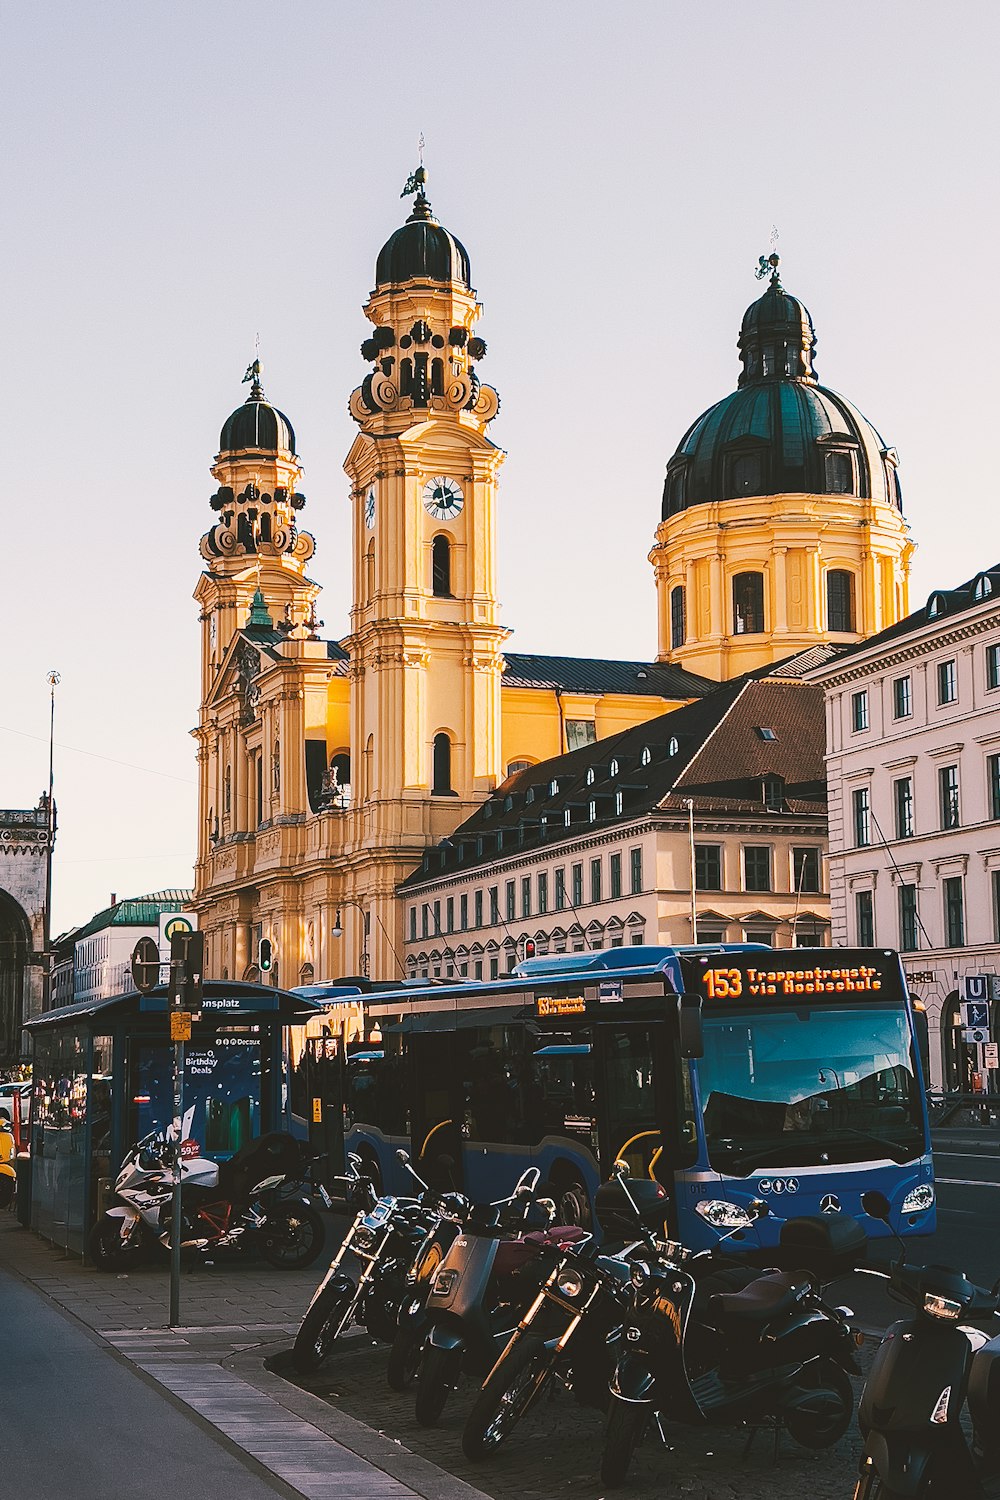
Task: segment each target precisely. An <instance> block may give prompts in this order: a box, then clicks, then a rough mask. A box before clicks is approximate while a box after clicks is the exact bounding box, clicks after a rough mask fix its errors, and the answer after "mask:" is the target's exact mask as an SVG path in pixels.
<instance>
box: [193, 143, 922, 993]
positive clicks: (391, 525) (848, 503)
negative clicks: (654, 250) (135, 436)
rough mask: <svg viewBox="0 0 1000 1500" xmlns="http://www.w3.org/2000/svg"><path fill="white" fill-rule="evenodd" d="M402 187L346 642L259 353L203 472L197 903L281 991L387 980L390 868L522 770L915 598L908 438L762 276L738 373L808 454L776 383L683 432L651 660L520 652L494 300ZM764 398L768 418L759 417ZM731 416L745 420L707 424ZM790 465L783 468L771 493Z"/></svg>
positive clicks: (235, 965) (361, 403) (658, 561)
mask: <svg viewBox="0 0 1000 1500" xmlns="http://www.w3.org/2000/svg"><path fill="white" fill-rule="evenodd" d="M412 186H413V187H414V188H415V189H416V196H415V202H414V206H413V211H412V213H411V214H410V216H409V218H408V219H407V220H406V222H405V224H403V225H402V227H401V228H400V229H399V230H397V231H396V233H395V234H394V235H392V236H391V237H390V239H389V240H388V242H387V243H386V245H385V246H383V248H382V250H381V251H380V253H379V255H378V259H377V263H376V273H375V289H374V291H373V292H372V293H371V294H370V296H369V298H368V301H367V303H366V305H365V313H366V315H367V317H368V319H369V321H370V323H371V325H372V332H371V336H370V337H369V338H368V339H366V341H365V343H364V344H363V345H362V356H363V358H364V359H365V360H366V362H367V364H368V369H367V372H366V374H365V376H364V379H363V380H362V382H361V384H360V385H359V386H358V387H357V389H356V390H355V391H354V392H353V394H352V395H351V397H350V411H351V415H352V417H353V418H354V420H355V422H356V424H357V428H358V431H357V435H356V437H355V440H354V442H353V444H352V446H351V449H350V452H349V453H348V455H347V458H346V461H345V469H346V472H347V475H348V478H349V482H350V515H349V518H348V519H347V521H346V525H349V527H350V536H351V550H352V559H353V567H352V599H351V601H350V610H349V628H348V629H347V630H346V631H345V633H344V634H343V635H342V636H339V637H335V638H332V639H328V638H325V637H322V636H321V635H320V626H321V622H320V621H319V620H318V619H317V614H316V609H317V602H318V598H319V594H320V589H319V586H318V585H317V584H316V583H315V582H313V581H312V580H311V579H310V577H309V576H308V572H307V568H308V564H309V561H310V558H311V557H312V554H313V551H314V542H313V539H312V537H311V536H310V535H309V533H307V532H306V531H304V530H302V529H300V527H299V524H298V522H299V517H300V514H301V512H302V510H303V507H304V505H305V499H304V496H303V495H302V494H301V493H300V492H299V490H298V488H297V486H298V484H299V481H300V477H301V465H300V463H299V459H298V456H297V452H296V439H295V434H294V430H293V428H292V425H291V423H290V422H289V420H288V418H287V417H286V416H285V415H284V414H283V413H282V412H281V411H279V410H278V409H277V408H276V407H274V406H273V405H272V404H271V403H270V402H268V401H267V398H266V396H265V394H264V391H263V387H262V385H261V381H260V371H259V367H258V366H256V365H255V366H253V367H251V369H250V370H249V371H248V373H247V378H248V379H249V380H250V381H251V389H250V395H249V397H248V399H247V401H246V402H245V403H244V404H243V405H242V406H241V407H239V408H237V410H236V411H235V412H233V414H232V415H231V416H230V417H229V419H228V420H227V422H226V424H225V426H224V427H223V430H222V434H221V438H220V445H219V452H218V455H217V456H216V459H215V463H214V465H213V468H212V473H213V476H214V478H215V480H216V481H217V483H218V489H217V491H216V492H215V493H214V494H213V496H212V498H211V505H212V508H213V510H214V511H215V512H216V521H215V523H214V524H213V526H212V527H211V528H210V529H209V530H208V531H207V532H206V534H205V536H204V537H203V538H202V541H201V554H202V558H203V560H204V564H205V567H204V571H203V572H202V574H201V577H200V578H199V581H198V586H197V589H196V591H195V598H196V600H197V602H198V604H199V607H200V620H201V626H202V650H201V658H202V659H201V709H200V715H199V723H198V728H197V729H196V731H195V735H196V739H197V744H198V766H199V842H198V860H197V866H196V874H195V898H194V903H193V904H194V907H195V909H196V911H197V913H198V917H199V923H200V926H201V927H202V929H203V930H204V932H205V934H206V943H207V947H206V972H207V973H208V974H209V975H213V976H216V977H220V978H223V977H225V978H247V977H253V978H255V977H257V975H258V968H257V963H258V956H259V952H260V944H261V942H262V940H265V939H266V940H268V941H269V942H270V944H271V948H272V952H273V956H274V962H273V967H272V969H271V971H270V977H271V978H272V980H273V981H274V982H275V983H281V984H283V985H292V984H297V983H305V982H312V981H317V982H318V981H320V980H329V979H334V978H336V977H338V976H344V975H357V974H370V975H371V977H373V978H376V979H392V978H401V977H403V975H404V972H405V970H404V964H403V962H402V960H401V955H402V954H403V952H404V932H403V915H404V903H403V901H402V900H401V899H400V897H399V896H398V895H397V891H398V888H399V886H400V884H401V883H402V882H403V881H404V880H405V879H406V878H407V877H408V876H409V875H410V874H411V873H412V872H413V870H414V868H415V867H416V866H417V865H418V864H420V862H421V860H422V858H423V855H424V851H425V850H427V849H428V848H431V847H433V846H435V845H438V844H440V843H441V841H442V840H446V839H447V837H448V835H449V834H450V833H451V832H452V831H453V830H454V829H456V828H457V827H458V826H459V824H461V823H463V822H464V821H466V820H467V819H468V818H469V817H470V815H471V814H472V813H473V812H474V811H475V810H476V808H478V807H479V806H480V805H481V804H482V803H483V801H484V800H485V799H486V798H488V797H489V796H490V794H491V793H492V792H493V791H494V790H495V789H496V787H497V786H498V785H500V784H501V783H502V782H503V780H504V779H505V777H507V776H508V775H509V774H511V773H512V772H516V771H518V770H520V769H523V768H524V767H525V766H526V765H531V764H534V763H535V762H538V761H542V760H546V759H549V758H551V757H552V756H555V755H559V754H561V753H563V752H564V751H567V750H572V749H576V748H578V747H579V746H582V745H585V744H588V743H592V742H593V741H595V740H598V739H603V738H605V737H607V736H609V735H611V734H615V733H618V732H619V731H621V730H625V729H628V728H630V727H633V726H635V725H639V724H642V723H644V722H646V721H648V720H650V719H653V718H655V717H657V716H659V715H661V714H663V713H664V712H666V711H668V710H670V709H672V708H676V707H678V706H680V705H682V704H684V703H687V702H690V701H691V700H692V699H695V698H698V697H701V696H705V695H706V694H707V693H709V692H711V691H712V689H713V687H714V686H715V685H716V684H718V683H719V682H720V681H724V680H727V679H729V678H732V677H734V676H736V675H738V674H739V673H741V672H744V671H747V670H751V669H753V668H755V667H758V666H761V665H763V664H765V663H768V662H774V661H777V660H780V659H782V658H783V657H785V656H788V655H789V654H791V653H794V652H797V651H801V650H802V649H804V648H808V647H809V646H811V645H815V644H817V643H823V642H828V641H831V640H832V641H841V640H844V641H846V640H855V639H859V638H861V637H862V636H863V635H866V634H870V633H872V631H873V630H875V629H878V628H882V627H884V626H885V625H886V624H889V623H892V621H893V620H895V619H897V618H899V617H901V615H902V614H904V613H905V612H906V603H907V600H906V586H905V585H906V573H907V568H908V558H909V542H908V540H907V533H906V528H905V523H904V522H903V521H902V516H901V514H900V512H899V508H898V505H897V504H895V496H894V495H890V493H889V486H890V484H891V483H894V455H892V454H891V451H890V450H884V449H882V448H881V447H880V446H879V445H880V442H881V440H880V439H878V438H877V434H875V435H874V437H872V436H870V434H871V433H874V429H870V428H869V427H868V425H867V424H866V423H865V421H864V419H863V418H861V417H860V414H857V413H854V416H855V417H856V418H857V421H856V422H854V423H853V425H851V422H850V421H849V420H848V412H850V413H853V408H848V406H847V403H843V402H842V398H834V397H833V396H832V394H831V393H827V392H823V391H822V388H820V387H818V386H817V385H816V383H815V378H814V376H813V375H812V369H811V358H812V347H813V344H814V337H813V335H812V325H811V322H810V321H809V316H808V313H806V312H805V309H804V308H802V305H801V304H800V303H797V302H796V301H795V299H793V298H789V297H788V296H787V294H785V293H784V292H783V290H782V289H781V288H780V284H779V283H778V282H777V275H776V274H775V275H774V277H773V279H772V285H771V286H770V287H769V288H768V291H767V293H765V296H764V297H763V298H761V299H760V302H759V303H756V304H754V307H755V308H758V309H760V308H761V304H765V306H764V308H763V311H760V310H759V311H758V313H757V315H756V321H754V319H752V318H751V314H752V313H753V308H751V309H750V310H748V314H747V318H746V319H745V320H744V331H743V334H742V335H741V354H742V356H743V359H744V366H745V370H744V374H745V375H748V372H752V371H753V370H754V369H755V368H756V371H757V373H756V374H753V373H750V374H749V375H748V384H749V386H750V387H751V388H752V389H751V396H752V397H754V398H755V399H756V398H759V397H760V392H759V391H757V390H756V385H764V384H765V383H766V382H768V381H770V382H771V384H776V385H781V386H785V385H788V384H792V385H793V386H794V387H795V391H796V400H798V401H799V402H800V405H801V408H802V411H803V412H805V413H806V415H805V416H803V417H801V418H800V422H799V426H800V429H802V431H805V433H806V437H805V439H803V441H804V442H805V443H806V446H808V444H809V443H812V448H813V449H814V450H815V451H814V452H811V454H810V456H809V457H808V462H806V463H804V464H803V465H801V466H800V468H799V469H795V467H794V464H793V465H789V464H788V463H787V462H786V461H785V459H784V458H782V460H781V462H779V458H778V456H776V455H778V449H779V448H780V447H781V443H782V442H784V441H785V436H786V435H787V434H786V429H787V430H788V431H790V430H791V426H792V423H791V418H790V417H789V412H790V411H791V407H789V405H788V402H787V393H783V392H779V393H778V395H777V396H775V394H774V391H772V389H771V385H766V387H765V396H766V400H765V401H764V403H763V405H762V404H761V402H760V400H759V399H758V400H757V406H756V407H755V412H756V415H753V414H751V416H750V417H749V418H747V419H746V420H743V419H742V418H740V419H735V418H732V417H731V418H730V420H729V425H728V427H726V424H725V423H724V422H723V423H722V424H721V426H720V423H719V422H716V423H715V426H714V427H713V428H712V430H711V432H710V433H707V434H706V433H705V432H701V433H700V435H699V432H698V430H697V429H698V424H697V423H696V424H695V427H694V428H692V429H691V431H690V432H689V434H688V437H687V438H686V439H685V440H684V442H682V444H681V447H680V449H679V450H678V453H677V454H675V455H674V458H672V459H671V461H670V464H669V466H668V474H667V485H666V489H665V493H664V506H663V519H662V521H661V523H660V525H659V527H658V529H657V531H656V538H655V545H654V547H653V551H652V553H651V561H652V563H653V571H654V579H655V586H656V589H657V595H658V601H659V641H658V650H657V654H656V657H655V659H652V657H651V659H650V660H647V661H637V662H621V661H603V660H591V659H579V658H566V657H554V656H545V655H537V656H536V655H529V654H522V653H513V652H507V651H506V650H505V642H506V638H507V630H506V628H505V626H504V623H503V621H502V620H501V618H500V608H499V602H498V598H497V589H496V550H497V485H498V478H499V472H500V468H501V465H502V462H503V458H504V454H503V451H502V449H500V448H499V447H498V446H497V445H496V443H495V442H494V441H493V440H492V438H491V436H490V428H491V424H492V422H493V420H494V418H495V417H496V415H497V413H498V410H499V397H498V395H497V393H496V392H495V391H494V390H493V389H492V388H491V387H490V386H489V385H488V384H486V383H485V382H484V380H483V378H482V375H481V367H482V362H483V360H484V359H485V357H486V353H487V350H486V345H485V342H484V341H483V339H482V338H481V337H480V336H479V334H478V333H477V331H476V329H477V324H478V320H479V317H480V313H481V308H480V305H479V303H478V301H477V297H476V293H475V291H474V290H473V288H472V284H471V274H470V267H469V257H468V254H467V252H466V251H465V248H464V247H463V245H462V244H461V243H460V242H459V241H458V240H457V239H456V238H455V237H454V236H453V235H452V234H451V233H450V232H449V231H448V230H447V229H445V228H444V226H443V225H442V224H441V223H440V222H439V221H438V220H437V219H436V218H435V216H434V214H433V212H432V210H431V207H430V204H429V202H428V200H427V196H426V192H425V179H424V177H423V172H422V169H421V171H419V172H418V173H417V174H415V178H414V179H413V180H412ZM769 297H770V298H771V303H770V304H768V300H767V299H768V298H769ZM747 319H751V324H752V325H753V326H751V327H750V329H749V331H748V325H747ZM782 340H784V343H782ZM779 345H780V346H781V350H782V352H781V354H780V358H781V359H782V360H783V361H784V363H783V365H782V371H783V373H782V375H781V377H780V379H779V380H777V381H775V380H774V379H773V373H774V362H775V360H776V359H777V358H779V356H778V354H777V353H776V351H777V350H778V347H779ZM764 346H766V350H767V353H766V359H767V360H768V361H769V362H770V363H769V369H770V370H771V372H772V373H771V374H769V375H765V374H764V373H763V364H764V360H765V352H764ZM754 359H756V360H757V362H758V363H757V366H756V367H755V366H754V365H753V360H754ZM793 364H794V373H789V371H791V370H792V368H793ZM755 382H756V384H755ZM742 390H743V382H742V381H741V391H742ZM803 392H805V394H804V395H803ZM736 394H737V396H739V397H740V401H741V402H742V401H743V400H744V399H745V398H744V397H742V396H741V394H740V392H737V393H736ZM775 401H777V402H778V405H777V406H775V405H774V402H775ZM838 401H840V402H841V403H842V404H841V405H838V404H837V402H838ZM768 402H770V403H771V405H770V406H769V407H768V410H771V411H772V416H773V414H774V413H775V412H776V413H777V419H776V421H777V428H776V426H775V421H772V425H771V428H770V429H767V424H766V422H765V421H764V407H765V406H767V403H768ZM824 403H825V404H824ZM737 404H740V403H737ZM720 405H724V403H720ZM750 405H751V406H752V405H754V401H753V400H751V402H750ZM713 410H714V408H713ZM809 413H812V415H811V416H810V415H809ZM823 413H825V416H824V415H823ZM710 415H711V414H710V413H709V414H706V416H710ZM782 419H784V423H785V426H784V427H782V425H781V422H782ZM741 421H742V427H744V428H747V431H746V432H744V431H742V430H740V431H734V433H733V435H731V436H724V437H723V438H721V439H720V438H719V431H720V430H721V429H722V428H725V431H726V433H729V432H730V429H736V428H740V426H741ZM810 422H811V423H812V426H810ZM824 422H825V424H826V425H825V426H824ZM709 425H710V426H711V424H709ZM814 428H819V429H822V430H821V431H818V432H815V431H813V429H814ZM776 431H777V439H776ZM801 436H802V432H801V431H800V437H801ZM779 440H780V441H779ZM792 446H793V447H794V444H793V445H792ZM708 450H711V451H710V452H709V456H708V458H707V460H706V452H708ZM828 454H830V455H834V459H833V461H831V462H830V463H827V455H828ZM793 456H794V455H793ZM845 456H846V457H845ZM740 459H742V460H748V461H749V462H743V463H742V464H741V463H739V462H738V460H740ZM876 459H877V463H876ZM755 463H756V468H755V467H754V464H755ZM790 474H792V475H794V476H795V477H796V478H799V479H800V480H801V483H800V484H799V486H798V488H792V487H791V486H789V487H788V488H787V489H785V490H782V491H776V490H775V488H774V486H775V485H776V484H783V483H784V482H785V480H786V478H787V477H788V475H790ZM873 476H875V478H876V479H877V484H875V485H874V487H873ZM733 486H735V488H733ZM807 486H810V487H807ZM845 486H846V487H845ZM850 486H853V489H851V488H850ZM713 487H714V489H715V490H717V491H719V493H716V494H713V493H712V491H713ZM866 487H867V491H868V492H867V493H866V492H865V491H866ZM329 524H330V525H341V526H343V525H344V524H345V523H343V522H338V521H335V520H333V519H332V518H331V521H330V523H329ZM831 575H836V576H835V577H834V579H833V581H832V582H831ZM748 579H749V580H750V581H749V582H748ZM554 584H555V586H556V587H560V586H561V587H565V588H566V589H567V590H569V589H571V587H572V581H571V580H569V579H558V578H557V579H554Z"/></svg>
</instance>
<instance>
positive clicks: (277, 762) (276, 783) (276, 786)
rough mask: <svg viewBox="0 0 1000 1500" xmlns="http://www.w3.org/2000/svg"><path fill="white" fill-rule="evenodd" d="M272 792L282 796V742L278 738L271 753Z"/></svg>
mask: <svg viewBox="0 0 1000 1500" xmlns="http://www.w3.org/2000/svg"><path fill="white" fill-rule="evenodd" d="M271 790H272V791H273V793H274V795H275V796H276V797H279V796H280V795H281V741H280V740H279V739H278V738H277V736H275V740H274V749H273V750H272V751H271Z"/></svg>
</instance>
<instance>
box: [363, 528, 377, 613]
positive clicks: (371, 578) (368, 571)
mask: <svg viewBox="0 0 1000 1500" xmlns="http://www.w3.org/2000/svg"><path fill="white" fill-rule="evenodd" d="M365 585H366V589H367V597H368V599H369V601H370V600H372V599H374V598H375V543H374V541H371V542H369V543H368V551H367V553H366V554H365Z"/></svg>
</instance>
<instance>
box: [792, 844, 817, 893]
mask: <svg viewBox="0 0 1000 1500" xmlns="http://www.w3.org/2000/svg"><path fill="white" fill-rule="evenodd" d="M792 880H793V882H794V884H795V889H796V890H797V891H818V890H819V850H818V849H815V848H813V847H811V846H809V845H806V846H805V847H804V848H801V849H793V850H792Z"/></svg>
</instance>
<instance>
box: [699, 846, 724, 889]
mask: <svg viewBox="0 0 1000 1500" xmlns="http://www.w3.org/2000/svg"><path fill="white" fill-rule="evenodd" d="M694 884H695V890H698V891H721V890H722V845H721V844H695V846H694Z"/></svg>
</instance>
